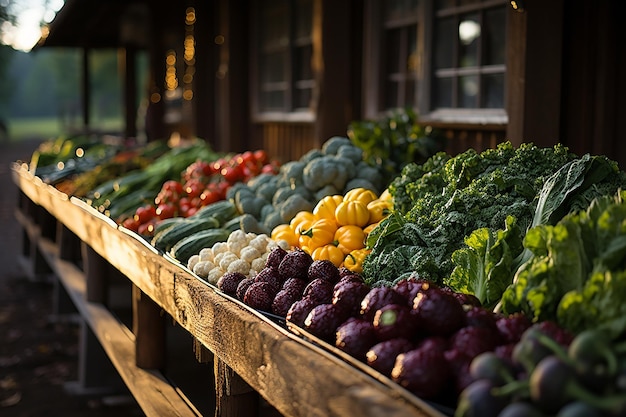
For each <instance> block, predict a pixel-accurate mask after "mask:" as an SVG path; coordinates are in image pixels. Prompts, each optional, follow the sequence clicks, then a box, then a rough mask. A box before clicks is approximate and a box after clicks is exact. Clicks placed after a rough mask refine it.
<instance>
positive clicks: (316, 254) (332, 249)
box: [311, 243, 345, 268]
mask: <svg viewBox="0 0 626 417" xmlns="http://www.w3.org/2000/svg"><path fill="white" fill-rule="evenodd" d="M344 257H345V255H344V253H343V252H342V251H341V249H339V248H338V247H337V246H335V245H333V244H332V243H329V244H328V245H324V246H320V247H318V248H315V250H314V251H313V253H311V258H313V260H315V261H317V260H323V259H328V260H329V261H331V262H332V263H333V265H335V266H336V267H337V268H339V267H340V266H341V264H342V263H343V261H344Z"/></svg>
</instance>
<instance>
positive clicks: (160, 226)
mask: <svg viewBox="0 0 626 417" xmlns="http://www.w3.org/2000/svg"><path fill="white" fill-rule="evenodd" d="M184 221H185V218H184V217H170V218H169V219H163V220H160V221H159V222H158V223H157V224H155V225H154V235H156V234H157V233H159V232H162V231H163V230H165V229H169V228H170V227H172V226H174V225H175V224H177V223H180V222H184Z"/></svg>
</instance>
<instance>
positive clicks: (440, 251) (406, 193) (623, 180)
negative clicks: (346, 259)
mask: <svg viewBox="0 0 626 417" xmlns="http://www.w3.org/2000/svg"><path fill="white" fill-rule="evenodd" d="M553 175H554V177H552V176H553ZM624 185H626V174H625V173H624V172H623V171H620V170H618V168H617V165H616V164H615V163H614V162H613V161H610V160H608V159H606V158H605V157H601V156H589V155H587V156H585V157H582V158H579V157H577V156H576V155H573V154H572V153H571V152H569V151H568V150H567V148H565V147H564V146H562V145H556V146H554V147H552V148H539V147H537V146H535V145H533V144H522V145H520V146H519V147H518V148H514V147H513V145H512V144H511V143H509V142H506V143H502V144H499V145H498V146H497V148H495V149H488V150H486V151H484V152H482V153H477V152H476V151H475V150H473V149H470V150H467V151H466V152H463V153H461V154H459V155H457V156H455V157H451V156H449V155H447V154H444V153H439V154H437V155H435V156H433V157H432V158H430V159H429V160H428V161H427V162H426V163H424V164H422V165H418V164H409V165H407V166H406V167H405V168H404V170H403V171H402V175H401V176H399V177H397V178H396V179H394V180H393V181H392V183H391V184H390V185H389V190H390V192H391V195H392V196H393V203H394V212H393V213H392V214H391V215H390V216H389V217H387V218H386V219H385V220H383V221H382V222H381V225H380V226H379V227H377V228H376V229H374V230H373V231H372V233H370V234H369V236H368V242H367V244H368V247H369V248H371V249H372V252H371V254H370V255H368V257H367V258H366V259H365V263H364V275H365V278H366V280H367V282H368V283H370V284H375V283H379V282H383V283H385V284H387V285H391V284H392V283H393V281H394V280H397V279H401V278H403V277H405V276H406V275H408V274H411V273H414V272H416V273H418V274H419V275H420V276H421V277H423V278H428V279H430V280H432V281H434V282H437V283H444V282H446V281H448V278H450V275H451V273H452V271H453V269H454V266H455V265H454V264H453V256H452V254H453V252H455V251H456V250H459V249H462V248H464V247H466V242H465V239H466V237H468V236H470V235H471V233H472V232H474V231H475V230H478V229H484V228H486V229H488V230H489V231H492V232H495V231H498V230H502V229H504V228H505V227H506V226H507V218H509V217H513V218H514V219H515V221H514V224H515V225H516V226H515V227H516V229H515V232H514V233H513V232H511V233H509V234H511V235H513V236H511V237H516V238H517V240H518V242H521V240H522V237H523V234H524V233H525V231H526V230H527V229H528V228H529V227H530V226H531V225H537V224H545V223H548V224H549V223H552V222H554V221H556V220H558V219H559V218H560V217H562V216H563V215H565V214H566V213H568V212H570V211H572V210H577V209H579V208H584V207H586V206H587V205H588V204H589V203H590V202H591V200H592V199H593V198H594V197H596V196H601V195H606V194H612V193H614V192H616V190H617V189H618V188H620V187H624ZM514 240H515V239H509V241H511V242H512V248H511V249H512V251H514V252H513V254H512V256H513V258H515V257H516V256H517V253H515V251H517V250H521V244H517V245H516V244H515V242H514ZM512 270H513V269H512ZM481 276H482V277H483V278H485V277H486V276H488V274H487V275H485V274H482V273H481ZM511 276H512V274H511ZM472 279H473V280H475V279H476V277H471V276H468V277H459V276H458V275H456V276H455V277H454V278H453V279H450V280H449V282H446V283H447V284H451V285H452V286H454V287H455V288H457V289H461V288H463V289H465V288H470V289H472V288H471V287H474V289H475V288H479V287H480V286H482V285H483V284H484V283H483V281H481V280H479V281H476V282H474V283H472V282H469V280H472ZM464 281H465V282H464ZM495 285H501V284H495ZM505 285H506V284H505ZM472 290H473V289H472ZM479 293H480V291H479ZM481 301H486V300H481ZM489 301H490V302H491V301H493V300H489Z"/></svg>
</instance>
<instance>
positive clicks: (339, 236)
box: [335, 224, 365, 255]
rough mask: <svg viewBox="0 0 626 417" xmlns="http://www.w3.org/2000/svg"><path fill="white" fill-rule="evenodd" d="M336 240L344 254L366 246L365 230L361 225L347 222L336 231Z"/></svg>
mask: <svg viewBox="0 0 626 417" xmlns="http://www.w3.org/2000/svg"><path fill="white" fill-rule="evenodd" d="M335 242H336V244H337V247H338V248H339V249H341V251H342V252H343V253H344V255H347V254H349V253H350V252H352V251H353V250H355V249H362V248H364V247H365V232H363V229H361V228H360V227H359V226H355V225H353V224H347V225H345V226H340V227H339V228H338V229H337V231H336V232H335Z"/></svg>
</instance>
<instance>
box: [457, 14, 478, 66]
mask: <svg viewBox="0 0 626 417" xmlns="http://www.w3.org/2000/svg"><path fill="white" fill-rule="evenodd" d="M478 19H479V17H478V14H468V15H464V16H462V17H461V21H460V22H459V67H473V66H476V65H479V64H480V61H479V60H478V46H479V42H480V21H479V20H478Z"/></svg>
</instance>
